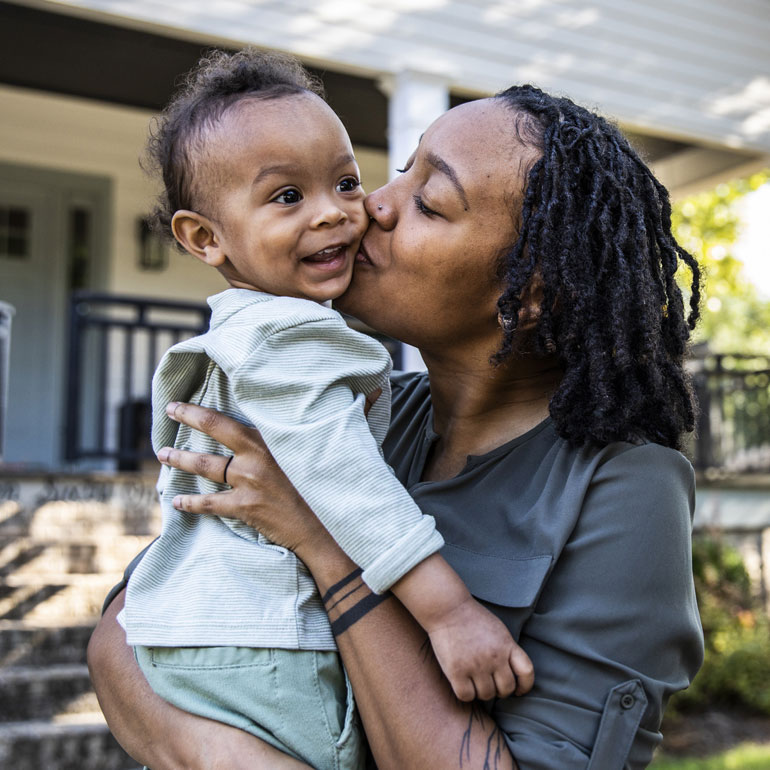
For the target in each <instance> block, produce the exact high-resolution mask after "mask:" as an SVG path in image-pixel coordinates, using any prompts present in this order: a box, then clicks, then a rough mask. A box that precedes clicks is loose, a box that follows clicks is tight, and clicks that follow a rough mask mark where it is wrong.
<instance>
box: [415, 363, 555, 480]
mask: <svg viewBox="0 0 770 770" xmlns="http://www.w3.org/2000/svg"><path fill="white" fill-rule="evenodd" d="M424 358H425V363H426V365H427V367H428V374H429V379H430V392H431V402H432V405H433V429H434V430H435V431H436V433H437V434H438V436H439V439H438V441H437V442H436V444H435V445H434V448H433V451H432V452H431V456H430V457H429V459H428V462H427V463H426V467H425V471H424V473H423V479H424V480H425V481H435V480H438V479H445V478H451V477H452V476H456V475H457V474H458V473H459V472H460V471H461V470H462V469H463V467H465V464H466V461H467V456H468V455H480V454H485V453H486V452H489V451H491V450H492V449H494V448H495V447H498V446H501V445H502V444H505V443H506V442H508V441H511V440H513V439H514V438H517V437H518V436H521V435H523V434H524V433H526V432H527V431H528V430H531V429H532V428H534V427H535V426H536V425H538V424H539V423H541V422H542V421H543V420H544V419H545V418H546V417H547V416H548V404H549V402H550V400H551V396H552V395H553V393H554V391H555V390H556V388H557V387H558V385H559V382H560V381H561V378H562V371H561V369H560V368H559V366H558V364H557V362H556V360H555V359H554V358H535V357H521V358H517V359H516V360H515V361H512V362H511V363H508V364H506V365H504V366H499V367H496V368H495V367H492V366H491V364H489V362H488V361H487V360H484V361H483V362H479V364H478V365H476V366H471V367H468V366H462V365H460V364H459V362H456V361H450V360H448V359H446V358H443V357H431V356H429V355H426V356H425V357H424Z"/></svg>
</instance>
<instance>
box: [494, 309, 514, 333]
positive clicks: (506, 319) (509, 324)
mask: <svg viewBox="0 0 770 770" xmlns="http://www.w3.org/2000/svg"><path fill="white" fill-rule="evenodd" d="M497 322H498V323H499V324H500V327H501V328H502V330H503V331H504V332H505V333H506V334H510V333H511V332H512V331H513V316H510V315H503V314H502V313H498V314H497Z"/></svg>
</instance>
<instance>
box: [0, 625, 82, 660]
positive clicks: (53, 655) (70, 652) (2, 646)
mask: <svg viewBox="0 0 770 770" xmlns="http://www.w3.org/2000/svg"><path fill="white" fill-rule="evenodd" d="M92 631H93V623H88V624H83V625H77V626H40V625H30V624H29V623H27V622H25V621H18V620H17V621H14V620H1V621H0V669H2V668H5V667H8V666H45V665H56V664H59V663H85V662H86V647H87V646H88V640H89V639H90V638H91V633H92Z"/></svg>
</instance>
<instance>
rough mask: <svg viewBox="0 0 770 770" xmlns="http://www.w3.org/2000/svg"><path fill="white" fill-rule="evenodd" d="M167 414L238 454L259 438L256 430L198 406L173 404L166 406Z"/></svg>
mask: <svg viewBox="0 0 770 770" xmlns="http://www.w3.org/2000/svg"><path fill="white" fill-rule="evenodd" d="M166 414H167V415H168V416H169V417H170V418H171V419H172V420H176V422H182V423H184V424H185V425H189V426H190V427H191V428H194V429H195V430H199V431H200V432H201V433H205V434H206V435H207V436H211V438H213V439H216V440H217V441H218V442H219V443H220V444H224V445H225V446H226V447H229V448H230V449H232V450H233V452H234V453H236V454H237V453H238V452H239V451H242V450H244V449H246V448H247V447H248V446H250V445H252V444H253V443H254V440H255V438H256V437H257V436H259V431H257V429H256V428H251V427H249V426H247V425H244V424H243V423H241V422H238V420H234V419H233V418H232V417H227V416H226V415H224V414H221V413H220V412H217V411H216V410H215V409H207V408H206V407H205V406H198V405H197V404H182V403H178V402H172V403H170V404H168V405H167V406H166Z"/></svg>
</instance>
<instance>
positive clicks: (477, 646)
mask: <svg viewBox="0 0 770 770" xmlns="http://www.w3.org/2000/svg"><path fill="white" fill-rule="evenodd" d="M429 636H430V642H431V645H432V646H433V652H434V653H435V654H436V658H437V659H438V662H439V664H440V665H441V669H442V670H443V672H444V674H445V675H446V678H447V679H448V680H449V683H450V684H451V685H452V689H453V690H454V693H455V695H456V696H457V697H458V698H459V699H460V700H462V701H471V700H474V699H476V698H480V699H481V700H489V699H490V698H494V697H498V698H506V697H507V696H509V695H510V694H511V693H513V692H515V693H516V695H524V693H527V692H529V691H530V690H531V689H532V685H533V684H534V682H535V672H534V668H533V667H532V661H531V660H530V659H529V656H528V655H527V653H526V652H524V650H522V649H521V647H519V645H518V644H516V642H514V641H513V637H512V636H511V634H510V633H509V631H508V629H507V628H506V627H505V626H504V625H503V623H502V622H501V621H500V620H499V619H498V618H497V617H495V616H494V615H493V614H492V613H491V612H489V610H487V609H485V608H484V607H482V606H481V605H480V604H479V603H478V602H477V601H475V600H474V599H470V598H469V599H468V600H467V601H465V602H463V603H462V604H459V605H457V606H456V607H454V608H453V609H452V610H450V611H449V612H447V613H446V614H445V616H444V617H443V618H442V619H441V621H440V622H439V623H436V624H435V625H433V627H432V629H431V631H430V632H429Z"/></svg>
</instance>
